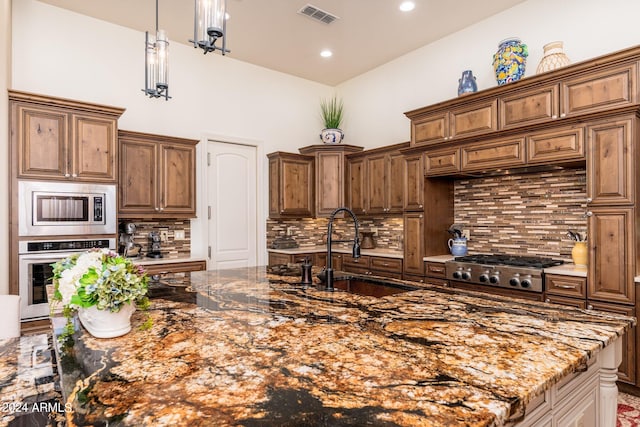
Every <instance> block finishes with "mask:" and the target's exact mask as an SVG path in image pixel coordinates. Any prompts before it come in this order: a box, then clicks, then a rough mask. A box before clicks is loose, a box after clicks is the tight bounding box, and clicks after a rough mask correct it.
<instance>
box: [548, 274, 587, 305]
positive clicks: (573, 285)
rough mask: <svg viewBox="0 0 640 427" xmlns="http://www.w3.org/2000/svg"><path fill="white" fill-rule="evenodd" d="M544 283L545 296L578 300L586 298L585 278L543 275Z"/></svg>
mask: <svg viewBox="0 0 640 427" xmlns="http://www.w3.org/2000/svg"><path fill="white" fill-rule="evenodd" d="M544 283H545V290H546V292H547V295H557V296H561V297H570V298H580V299H585V298H586V297H587V278H586V277H574V276H565V275H560V274H545V275H544Z"/></svg>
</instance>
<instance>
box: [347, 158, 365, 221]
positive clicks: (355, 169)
mask: <svg viewBox="0 0 640 427" xmlns="http://www.w3.org/2000/svg"><path fill="white" fill-rule="evenodd" d="M365 173H366V164H365V158H364V157H357V158H354V159H349V161H348V163H347V178H348V184H349V190H348V191H347V196H348V197H347V198H348V200H347V203H348V205H349V208H351V210H352V211H353V213H355V214H356V215H358V214H360V215H363V214H365V213H366V205H365V198H366V187H365Z"/></svg>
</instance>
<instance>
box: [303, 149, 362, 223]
mask: <svg viewBox="0 0 640 427" xmlns="http://www.w3.org/2000/svg"><path fill="white" fill-rule="evenodd" d="M362 149H363V148H362V147H356V146H353V145H348V144H323V145H311V146H308V147H304V148H300V149H299V150H298V151H300V154H304V155H308V156H313V157H314V158H315V179H314V183H315V184H314V186H315V216H316V217H328V216H330V215H331V213H332V212H333V211H334V210H336V209H337V208H339V207H343V206H345V192H346V182H345V175H346V173H345V162H346V159H345V156H346V155H347V154H351V153H357V152H360V151H362Z"/></svg>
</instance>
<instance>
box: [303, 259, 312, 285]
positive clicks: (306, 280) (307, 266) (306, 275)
mask: <svg viewBox="0 0 640 427" xmlns="http://www.w3.org/2000/svg"><path fill="white" fill-rule="evenodd" d="M311 267H312V265H311V262H310V261H309V257H305V258H304V262H303V263H302V279H301V280H300V283H301V284H303V285H310V284H311V283H313V280H312V279H311Z"/></svg>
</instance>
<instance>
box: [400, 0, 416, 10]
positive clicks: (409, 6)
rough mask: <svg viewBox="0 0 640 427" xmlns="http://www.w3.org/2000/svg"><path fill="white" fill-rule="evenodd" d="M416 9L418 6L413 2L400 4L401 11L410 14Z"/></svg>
mask: <svg viewBox="0 0 640 427" xmlns="http://www.w3.org/2000/svg"><path fill="white" fill-rule="evenodd" d="M415 7H416V4H415V3H414V2H412V1H403V2H402V3H400V10H401V11H403V12H409V11H411V10H413V9H414V8H415Z"/></svg>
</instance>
